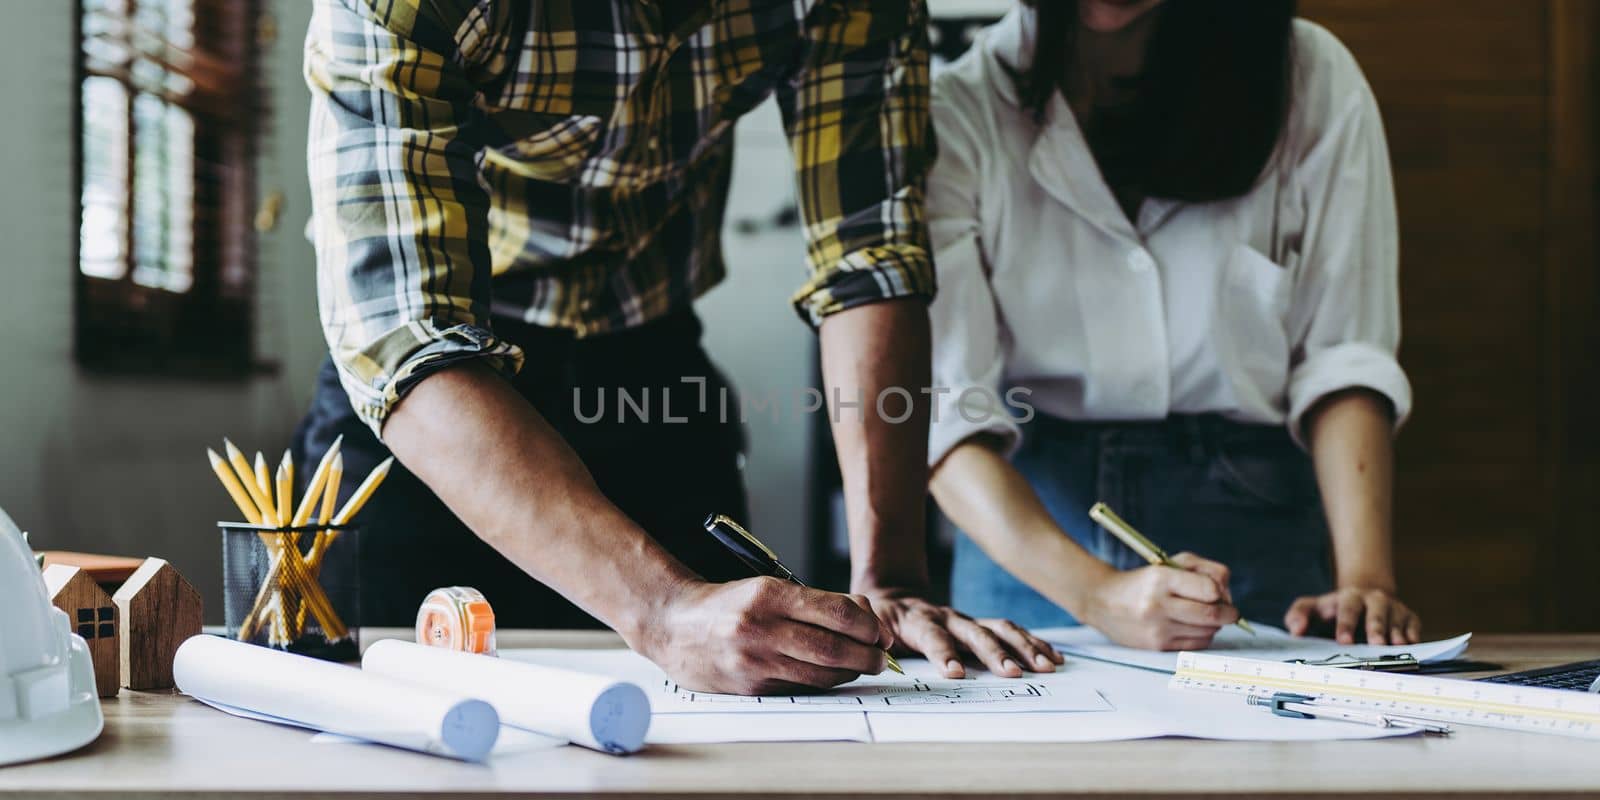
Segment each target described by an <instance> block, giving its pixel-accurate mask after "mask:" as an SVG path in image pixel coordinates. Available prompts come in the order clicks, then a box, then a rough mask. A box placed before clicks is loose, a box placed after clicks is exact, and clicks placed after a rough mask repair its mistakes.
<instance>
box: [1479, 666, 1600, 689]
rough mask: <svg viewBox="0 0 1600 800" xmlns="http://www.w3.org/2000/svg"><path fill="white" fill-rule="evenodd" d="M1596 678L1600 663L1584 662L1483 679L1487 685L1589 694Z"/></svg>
mask: <svg viewBox="0 0 1600 800" xmlns="http://www.w3.org/2000/svg"><path fill="white" fill-rule="evenodd" d="M1596 678H1600V661H1584V662H1581V663H1578V664H1566V665H1564V666H1560V667H1549V668H1546V669H1535V670H1529V671H1527V672H1513V673H1511V674H1510V675H1496V676H1494V677H1493V678H1482V679H1481V680H1483V681H1484V682H1485V683H1509V684H1514V685H1516V686H1539V687H1542V688H1546V689H1570V690H1573V691H1579V692H1587V691H1589V687H1590V686H1592V685H1593V684H1594V682H1595V679H1596Z"/></svg>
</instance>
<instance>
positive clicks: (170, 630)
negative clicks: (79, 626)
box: [111, 558, 202, 690]
mask: <svg viewBox="0 0 1600 800" xmlns="http://www.w3.org/2000/svg"><path fill="white" fill-rule="evenodd" d="M111 599H112V602H113V604H115V605H116V607H117V611H118V612H119V613H120V615H121V619H122V635H121V638H120V645H121V646H120V647H119V657H118V662H119V664H120V670H119V671H120V673H121V683H122V685H123V686H125V687H127V688H129V689H141V690H142V689H170V688H172V659H173V656H174V655H175V654H176V653H177V652H178V645H181V644H183V642H184V640H185V639H188V638H189V637H190V636H194V635H196V634H198V633H200V624H201V614H202V605H201V600H200V593H199V592H198V591H196V590H195V588H194V585H193V584H191V583H189V581H188V580H186V579H185V578H184V577H183V576H182V575H180V574H178V570H177V569H176V568H174V567H173V566H172V565H171V564H169V563H167V561H166V560H165V559H160V558H147V559H145V560H144V563H143V564H140V565H139V568H138V569H137V570H134V572H133V574H132V575H130V576H128V579H127V580H126V581H124V582H123V584H122V586H121V587H120V588H118V589H117V591H116V593H115V594H113V595H112V597H111Z"/></svg>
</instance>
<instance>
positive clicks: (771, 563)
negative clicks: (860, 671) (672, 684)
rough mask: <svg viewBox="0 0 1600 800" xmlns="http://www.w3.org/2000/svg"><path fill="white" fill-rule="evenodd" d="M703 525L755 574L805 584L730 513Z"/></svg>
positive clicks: (895, 665) (896, 665)
mask: <svg viewBox="0 0 1600 800" xmlns="http://www.w3.org/2000/svg"><path fill="white" fill-rule="evenodd" d="M705 528H706V532H708V533H710V534H711V535H712V536H714V537H716V540H717V541H718V542H721V543H722V546H723V547H726V548H728V549H729V550H730V551H732V552H733V554H734V555H735V556H737V557H738V559H739V560H740V561H743V562H744V563H745V566H747V567H749V568H750V569H751V570H753V571H754V572H755V573H756V574H757V575H767V576H770V577H773V578H779V579H782V580H786V581H788V582H790V583H793V584H795V585H797V586H804V585H805V584H804V583H803V582H801V580H800V579H799V578H797V577H795V574H794V573H793V572H790V571H789V568H788V567H785V566H784V565H783V562H781V561H779V560H778V554H777V553H774V552H772V548H770V547H768V546H766V545H765V544H762V543H761V540H760V539H757V538H756V537H755V534H753V533H751V532H749V531H747V530H745V529H744V526H742V525H740V524H739V523H737V522H734V521H733V519H732V518H731V517H728V516H727V515H725V514H711V515H710V516H707V517H706V521H705ZM883 658H884V663H885V664H887V665H888V667H889V669H892V670H894V671H895V672H898V673H900V674H901V675H904V674H906V671H905V670H903V669H901V668H900V662H898V661H896V660H894V656H892V655H889V651H888V650H885V651H883Z"/></svg>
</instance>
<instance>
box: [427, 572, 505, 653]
mask: <svg viewBox="0 0 1600 800" xmlns="http://www.w3.org/2000/svg"><path fill="white" fill-rule="evenodd" d="M417 644H423V645H427V646H429V647H443V648H445V649H446V650H461V651H463V652H467V653H483V654H484V655H491V656H492V655H494V654H495V647H494V609H492V608H490V607H489V601H488V600H485V599H484V597H483V592H480V591H478V590H477V589H474V588H472V587H471V586H446V587H444V588H443V589H434V590H433V591H431V592H429V593H428V596H427V598H426V599H424V600H423V601H422V608H421V609H418V611H417Z"/></svg>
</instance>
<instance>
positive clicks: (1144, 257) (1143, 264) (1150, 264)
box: [1128, 247, 1156, 272]
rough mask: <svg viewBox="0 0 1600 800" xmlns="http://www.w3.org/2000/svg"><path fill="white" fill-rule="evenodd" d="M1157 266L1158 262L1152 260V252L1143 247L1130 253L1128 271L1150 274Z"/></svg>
mask: <svg viewBox="0 0 1600 800" xmlns="http://www.w3.org/2000/svg"><path fill="white" fill-rule="evenodd" d="M1155 265H1156V260H1155V259H1154V258H1151V257H1150V252H1149V251H1147V250H1145V249H1144V248H1142V247H1141V248H1138V249H1136V250H1132V251H1129V253H1128V269H1130V270H1133V271H1134V272H1149V271H1150V270H1151V269H1154V268H1155Z"/></svg>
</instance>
